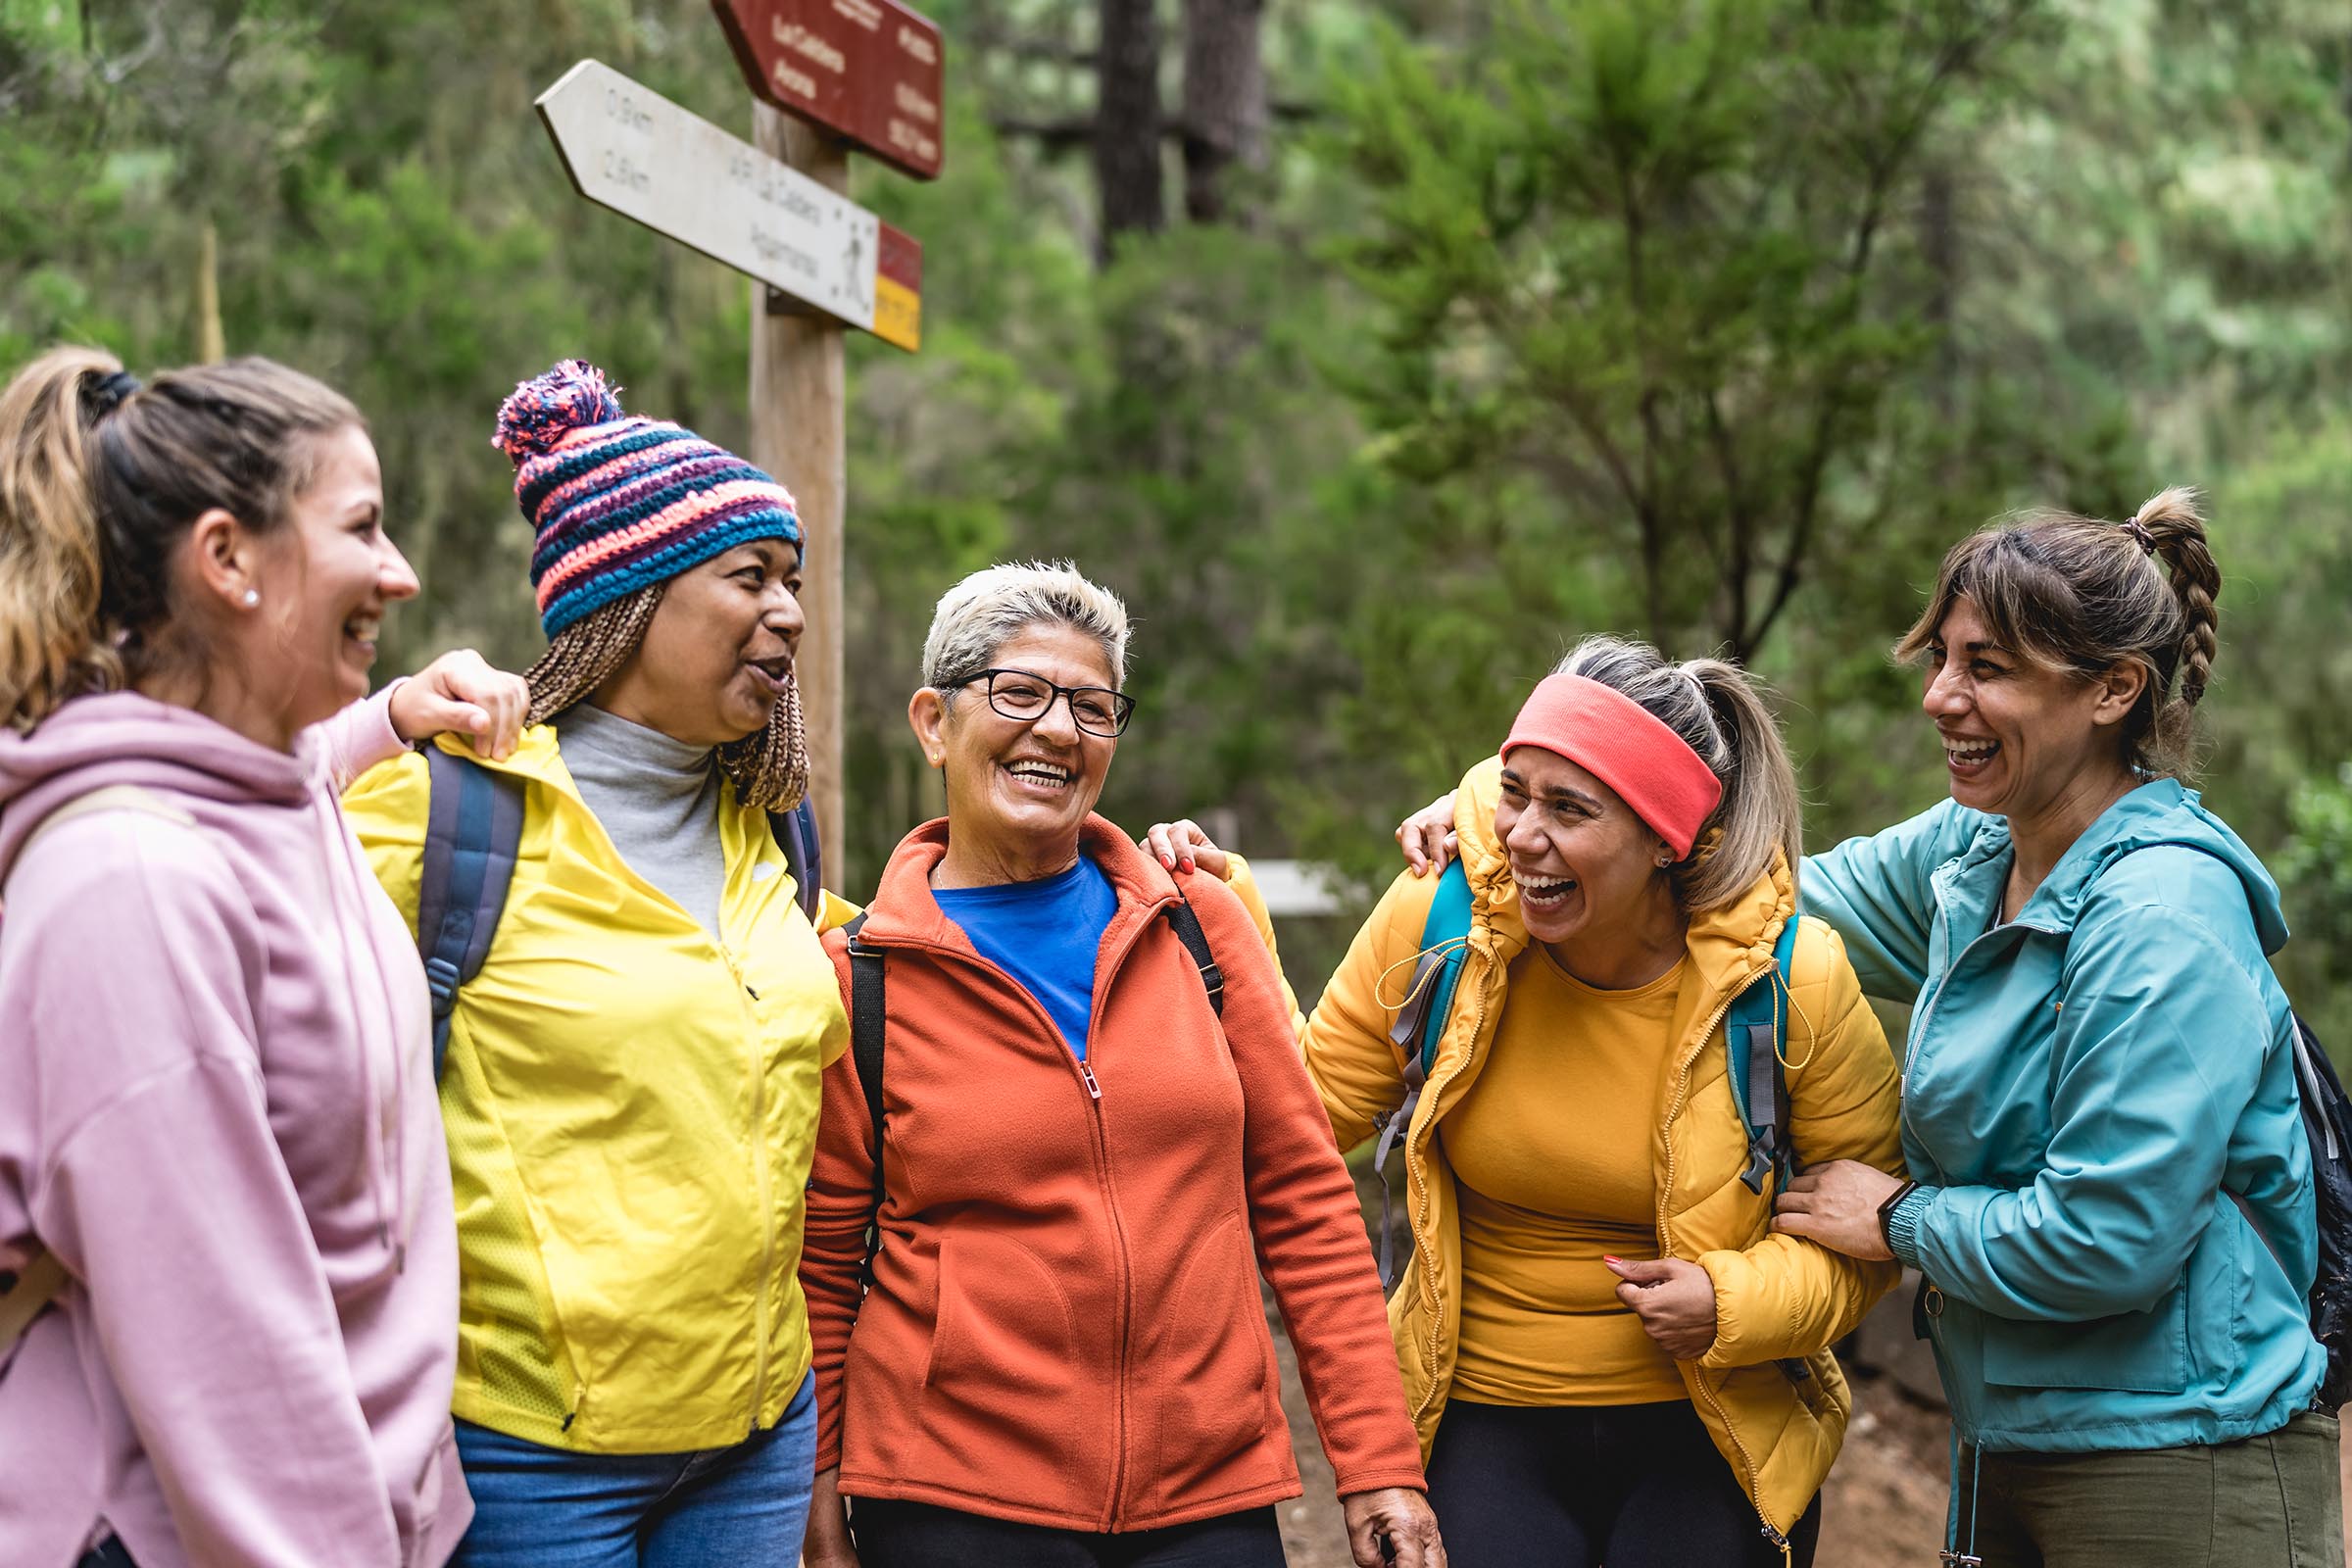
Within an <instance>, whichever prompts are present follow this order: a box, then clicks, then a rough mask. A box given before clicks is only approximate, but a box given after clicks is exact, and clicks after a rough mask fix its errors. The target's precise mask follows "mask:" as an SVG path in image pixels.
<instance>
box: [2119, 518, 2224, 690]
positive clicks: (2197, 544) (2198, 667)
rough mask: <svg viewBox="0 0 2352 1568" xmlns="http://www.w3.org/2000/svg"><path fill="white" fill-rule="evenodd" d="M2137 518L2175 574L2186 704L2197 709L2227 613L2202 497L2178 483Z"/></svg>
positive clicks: (2218, 649) (2173, 575) (2182, 677)
mask: <svg viewBox="0 0 2352 1568" xmlns="http://www.w3.org/2000/svg"><path fill="white" fill-rule="evenodd" d="M2131 520H2132V521H2134V522H2136V523H2138V524H2139V525H2140V526H2141V527H2142V528H2145V529H2146V530H2147V532H2148V537H2149V538H2150V539H2152V540H2153V541H2155V545H2156V554H2157V556H2158V558H2159V559H2161V560H2162V561H2163V562H2164V564H2165V565H2166V566H2167V567H2168V568H2169V569H2170V570H2171V572H2172V579H2173V596H2174V597H2175V598H2177V599H2178V600H2180V702H2181V703H2182V704H2184V705H2186V706H2187V707H2190V708H2194V707H2195V706H2196V705H2197V703H2198V702H2199V701H2200V700H2202V699H2203V697H2204V696H2205V685H2206V682H2207V681H2208V680H2209V679H2210V678H2211V675H2212V672H2213V659H2214V655H2215V654H2216V653H2218V652H2219V651H2220V649H2221V637H2220V626H2221V614H2220V613H2219V612H2218V611H2217V610H2215V608H2214V600H2215V599H2216V598H2218V597H2219V596H2220V594H2221V591H2222V568H2221V567H2220V566H2219V565H2218V564H2216V563H2215V562H2214V559H2213V548H2212V546H2210V545H2209V544H2207V543H2206V540H2205V519H2204V518H2203V517H2202V516H2201V515H2199V514H2198V511H2197V493H2196V492H2195V491H2194V490H2190V489H2186V488H2184V487H2181V486H2178V485H2176V486H2174V487H2173V488H2172V489H2170V490H2166V491H2164V492H2162V493H2160V494H2158V495H2156V496H2154V497H2152V498H2150V499H2149V500H2148V502H2147V503H2146V504H2145V505H2143V506H2142V507H2141V508H2140V509H2139V511H2138V512H2137V513H2135V514H2133V515H2132V518H2131Z"/></svg>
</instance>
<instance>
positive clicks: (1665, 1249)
mask: <svg viewBox="0 0 2352 1568" xmlns="http://www.w3.org/2000/svg"><path fill="white" fill-rule="evenodd" d="M1795 918H1796V913H1795V911H1794V910H1791V911H1789V919H1791V920H1793V919H1795ZM1754 983H1755V976H1754V975H1753V974H1752V973H1751V974H1750V975H1749V976H1748V977H1747V979H1746V980H1744V981H1742V982H1741V983H1740V985H1737V986H1735V987H1733V988H1732V989H1731V990H1730V991H1729V992H1727V993H1725V995H1724V999H1723V1002H1722V1005H1719V1006H1717V1007H1716V1009H1715V1011H1714V1012H1713V1013H1712V1014H1711V1015H1710V1016H1709V1017H1708V1019H1707V1022H1706V1027H1705V1028H1703V1029H1701V1030H1699V1031H1698V1037H1697V1039H1696V1040H1695V1041H1694V1042H1692V1044H1691V1048H1690V1049H1689V1050H1688V1051H1686V1052H1684V1053H1683V1059H1682V1060H1681V1061H1679V1062H1677V1063H1676V1064H1675V1069H1674V1099H1673V1100H1672V1101H1671V1102H1669V1103H1668V1104H1667V1106H1666V1131H1667V1137H1666V1140H1665V1143H1666V1174H1665V1177H1664V1179H1663V1180H1661V1181H1660V1182H1659V1183H1658V1198H1657V1202H1658V1255H1659V1256H1661V1257H1672V1256H1673V1255H1674V1239H1673V1236H1672V1233H1671V1232H1670V1231H1669V1229H1668V1226H1667V1222H1666V1200H1667V1198H1668V1197H1669V1195H1671V1194H1672V1193H1673V1191H1674V1136H1673V1131H1674V1120H1675V1118H1676V1117H1677V1116H1680V1115H1681V1114H1682V1113H1683V1103H1684V1101H1685V1100H1686V1099H1687V1098H1688V1097H1689V1095H1690V1092H1691V1063H1692V1062H1694V1061H1696V1060H1697V1059H1698V1054H1699V1053H1700V1052H1702V1051H1704V1050H1706V1049H1707V1042H1708V1041H1709V1040H1711V1039H1713V1038H1714V1036H1715V1030H1716V1026H1717V1025H1719V1024H1721V1023H1722V1022H1723V1020H1724V1017H1725V1015H1726V1014H1728V1013H1729V1012H1730V1011H1731V1010H1732V1004H1733V1003H1735V1002H1737V1001H1739V999H1740V993H1741V992H1743V991H1745V990H1746V989H1747V988H1748V987H1749V986H1751V985H1753V984H1754ZM1727 1065H1728V1063H1727ZM1689 1376H1690V1379H1691V1382H1692V1383H1693V1384H1695V1385H1696V1386H1697V1389H1698V1392H1699V1395H1700V1396H1701V1397H1703V1398H1705V1400H1706V1401H1707V1407H1708V1408H1709V1409H1711V1410H1713V1411H1714V1412H1715V1418H1716V1419H1717V1420H1718V1421H1721V1422H1722V1423H1723V1431H1724V1435H1725V1436H1726V1437H1728V1438H1730V1439H1731V1440H1732V1449H1733V1451H1734V1452H1736V1453H1738V1454H1739V1455H1740V1468H1741V1469H1743V1470H1745V1471H1746V1472H1747V1501H1748V1506H1749V1507H1751V1508H1753V1509H1755V1510H1756V1517H1757V1518H1758V1519H1759V1520H1762V1522H1763V1525H1764V1529H1765V1531H1766V1532H1767V1533H1768V1534H1769V1535H1771V1536H1772V1538H1773V1539H1774V1541H1775V1542H1776V1543H1779V1542H1781V1535H1780V1532H1779V1531H1777V1530H1774V1529H1773V1528H1772V1521H1771V1520H1770V1519H1767V1518H1765V1517H1764V1500H1763V1497H1762V1496H1761V1493H1762V1490H1763V1489H1762V1486H1761V1484H1760V1483H1759V1481H1758V1479H1757V1470H1756V1460H1755V1455H1753V1454H1751V1453H1749V1452H1748V1451H1747V1445H1746V1444H1745V1443H1744V1442H1742V1441H1740V1429H1739V1428H1738V1427H1736V1426H1734V1425H1733V1424H1732V1416H1731V1412H1730V1411H1728V1410H1726V1409H1725V1408H1724V1407H1723V1401H1722V1400H1720V1399H1718V1398H1717V1397H1715V1391H1714V1390H1713V1389H1711V1388H1709V1387H1707V1380H1706V1377H1705V1375H1704V1373H1703V1372H1702V1371H1700V1370H1699V1369H1697V1368H1693V1369H1691V1372H1690V1374H1689Z"/></svg>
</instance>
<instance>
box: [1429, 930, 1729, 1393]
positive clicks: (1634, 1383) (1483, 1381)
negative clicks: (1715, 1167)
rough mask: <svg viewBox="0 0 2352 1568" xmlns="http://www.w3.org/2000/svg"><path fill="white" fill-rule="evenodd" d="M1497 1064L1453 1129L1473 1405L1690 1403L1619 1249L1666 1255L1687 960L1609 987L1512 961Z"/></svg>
mask: <svg viewBox="0 0 2352 1568" xmlns="http://www.w3.org/2000/svg"><path fill="white" fill-rule="evenodd" d="M1510 969H1511V991H1510V1005H1508V1006H1507V1007H1506V1008H1505V1009H1504V1011H1503V1014H1502V1022H1501V1025H1500V1027H1499V1028H1498V1030H1497V1031H1496V1035H1495V1050H1494V1054H1493V1055H1492V1056H1491V1057H1489V1059H1488V1061H1487V1068H1486V1071H1485V1072H1483V1073H1481V1074H1480V1075H1479V1077H1478V1081H1477V1082H1476V1083H1475V1084H1473V1085H1472V1086H1471V1088H1470V1092H1469V1093H1468V1094H1466V1095H1464V1096H1463V1097H1462V1103H1461V1104H1460V1105H1459V1106H1457V1107H1456V1108H1455V1109H1454V1111H1453V1113H1452V1114H1451V1115H1449V1116H1448V1117H1446V1120H1445V1121H1444V1122H1443V1123H1441V1124H1440V1126H1439V1128H1438V1138H1439V1141H1440V1142H1441V1143H1442V1144H1444V1145H1445V1149H1446V1159H1447V1160H1448V1161H1450V1162H1451V1163H1452V1166H1453V1174H1454V1178H1455V1180H1456V1182H1457V1183H1459V1190H1460V1193H1461V1205H1462V1210H1461V1213H1462V1331H1461V1333H1462V1337H1461V1347H1460V1349H1459V1351H1458V1352H1457V1359H1456V1361H1455V1363H1454V1373H1453V1392H1454V1394H1455V1396H1456V1397H1460V1398H1464V1399H1471V1400H1475V1401H1477V1402H1479V1403H1483V1404H1519V1405H1531V1404H1582V1405H1592V1404H1648V1403H1652V1402H1654V1401H1658V1400H1664V1399H1676V1400H1687V1399H1688V1398H1689V1397H1690V1395H1689V1394H1688V1392H1687V1391H1686V1390H1685V1389H1684V1387H1683V1376H1682V1373H1681V1372H1680V1371H1678V1370H1677V1369H1676V1367H1675V1364H1674V1362H1673V1361H1672V1360H1671V1359H1669V1358H1668V1356H1667V1354H1666V1352H1665V1351H1663V1350H1661V1349H1659V1348H1657V1346H1656V1345H1655V1344H1654V1343H1653V1342H1652V1341H1651V1340H1650V1337H1649V1336H1648V1335H1647V1334H1645V1333H1643V1332H1642V1321H1641V1319H1640V1318H1638V1317H1636V1316H1635V1315H1634V1314H1633V1313H1632V1312H1631V1311H1630V1310H1628V1309H1627V1308H1626V1307H1625V1305H1624V1304H1623V1303H1621V1302H1620V1301H1619V1300H1618V1299H1617V1283H1618V1282H1617V1276H1616V1275H1614V1274H1612V1273H1610V1272H1609V1271H1608V1269H1607V1268H1606V1267H1605V1266H1603V1265H1602V1263H1601V1261H1600V1260H1601V1257H1602V1255H1603V1254H1604V1253H1605V1254H1608V1255H1611V1256H1615V1257H1624V1258H1654V1257H1656V1256H1657V1255H1658V1229H1657V1215H1658V1201H1657V1183H1656V1177H1655V1173H1654V1165H1653V1159H1652V1155H1651V1152H1650V1132H1651V1128H1652V1126H1653V1125H1654V1124H1655V1122H1656V1120H1657V1099H1658V1081H1659V1079H1660V1077H1661V1076H1662V1075H1663V1074H1664V1071H1665V1065H1666V1057H1667V1055H1668V1054H1669V1053H1670V1052H1671V1051H1672V1049H1673V1046H1674V1038H1675V1037H1674V1005H1675V1000H1676V998H1677V996H1678V995H1679V994H1680V992H1681V990H1682V983H1683V964H1682V963H1681V962H1677V963H1676V964H1675V966H1674V967H1673V968H1672V969H1669V970H1668V971H1667V972H1666V973H1664V974H1662V975H1660V976H1659V977H1658V978H1657V979H1655V980H1652V981H1651V982H1649V984H1647V985H1644V986H1641V987H1637V988H1636V989H1634V990H1631V991H1601V990H1597V989H1595V988H1594V987H1593V986H1589V985H1587V984H1585V983H1584V982H1583V981H1581V980H1579V979H1577V978H1576V977H1575V976H1574V975H1572V974H1570V973H1569V972H1568V971H1567V970H1565V969H1563V968H1561V967H1560V964H1559V961H1558V960H1557V959H1555V958H1554V957H1553V956H1551V954H1550V952H1549V951H1548V950H1546V949H1545V948H1544V945H1543V944H1542V943H1534V944H1531V945H1530V946H1529V947H1528V949H1527V951H1526V952H1524V953H1522V954H1520V955H1519V956H1518V957H1517V958H1515V959H1514V960H1513V961H1512V963H1511V966H1510Z"/></svg>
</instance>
